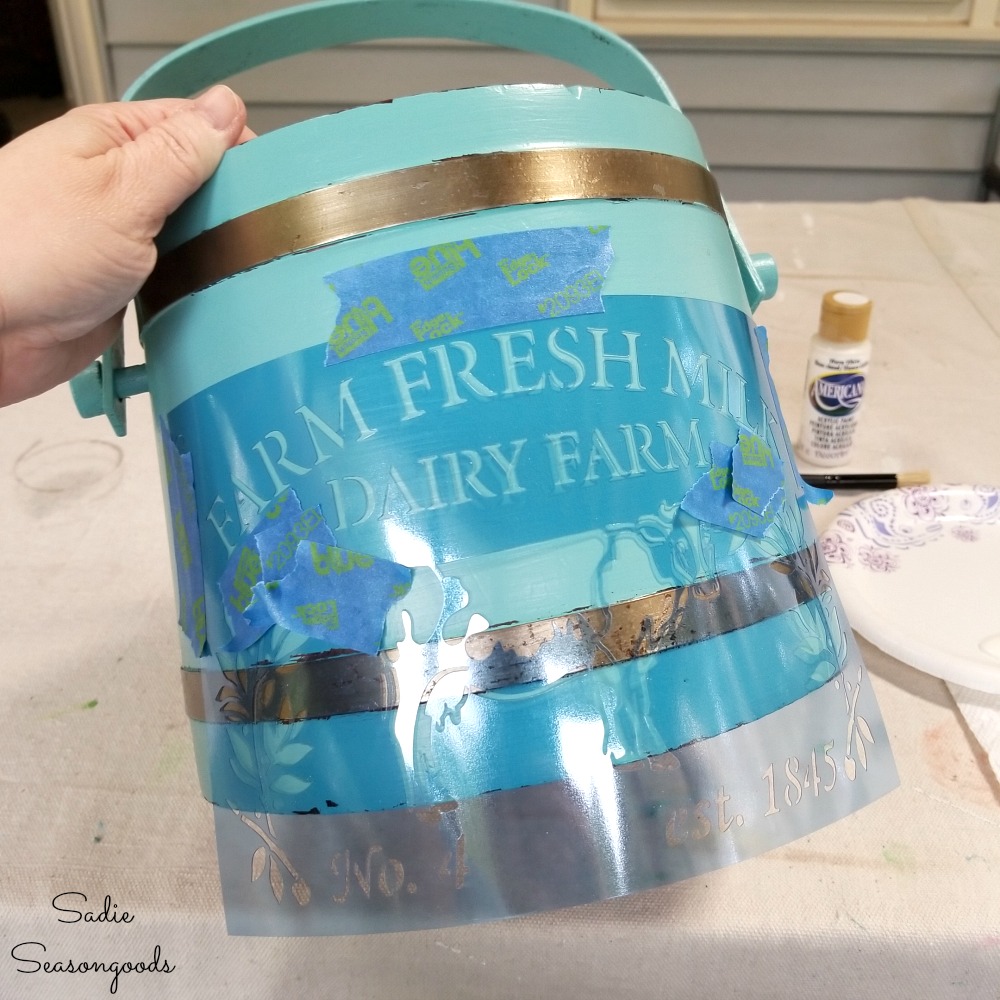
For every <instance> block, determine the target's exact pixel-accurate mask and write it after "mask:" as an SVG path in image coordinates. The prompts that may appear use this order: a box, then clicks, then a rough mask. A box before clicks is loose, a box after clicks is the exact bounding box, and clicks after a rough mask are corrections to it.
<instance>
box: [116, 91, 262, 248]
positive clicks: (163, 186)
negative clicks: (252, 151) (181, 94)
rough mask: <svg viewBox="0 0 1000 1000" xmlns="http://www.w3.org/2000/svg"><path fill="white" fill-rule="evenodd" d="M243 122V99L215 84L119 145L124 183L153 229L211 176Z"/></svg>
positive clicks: (236, 136)
mask: <svg viewBox="0 0 1000 1000" xmlns="http://www.w3.org/2000/svg"><path fill="white" fill-rule="evenodd" d="M245 125H246V108H245V107H244V105H243V102H242V101H241V100H240V98H239V97H237V96H236V94H235V93H233V91H232V90H230V89H229V87H226V86H222V85H219V86H215V87H212V88H211V89H210V90H207V91H206V92H205V93H204V94H202V95H201V96H200V97H198V98H197V99H196V100H194V101H191V102H189V103H187V104H185V105H184V106H183V107H182V108H180V109H179V110H177V111H175V112H174V113H173V114H171V115H168V116H167V117H165V118H163V119H161V120H160V121H158V122H156V123H155V124H153V125H151V126H150V127H149V128H148V129H146V131H144V132H142V133H140V134H139V135H138V136H137V137H136V138H135V139H134V140H133V141H132V142H129V143H127V144H126V145H125V146H123V147H121V152H122V164H121V166H122V168H123V170H124V173H125V178H124V180H125V183H126V184H127V185H128V186H129V187H130V188H131V189H132V190H133V191H135V192H137V194H138V196H139V199H140V201H141V204H142V207H143V209H144V210H145V214H146V216H147V218H148V219H149V221H150V223H151V224H152V226H153V229H154V232H155V231H156V230H158V229H159V228H160V226H161V225H162V223H163V220H164V219H165V218H166V217H167V216H168V215H169V214H170V213H171V212H173V211H174V210H175V209H176V208H177V207H178V206H179V205H180V204H181V203H182V202H183V201H184V200H185V199H187V198H188V197H190V196H191V195H192V194H194V192H195V191H197V190H198V188H200V187H201V185H202V184H204V183H205V181H207V180H208V178H209V177H211V176H212V174H213V173H214V172H215V169H216V167H218V165H219V162H220V160H221V159H222V154H223V153H225V152H226V150H227V149H229V148H230V147H231V146H234V145H236V143H237V142H238V141H239V139H240V137H241V135H242V133H243V130H244V126H245Z"/></svg>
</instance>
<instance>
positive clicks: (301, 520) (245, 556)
mask: <svg viewBox="0 0 1000 1000" xmlns="http://www.w3.org/2000/svg"><path fill="white" fill-rule="evenodd" d="M306 538H314V539H317V540H319V541H322V542H324V543H327V544H333V541H334V538H333V533H332V532H331V531H330V529H329V527H328V526H327V524H326V522H325V521H324V520H323V515H322V514H321V513H320V511H319V508H318V507H310V508H308V509H306V510H303V509H302V504H301V503H300V501H299V498H298V496H297V495H296V494H295V491H294V490H287V491H286V492H284V493H282V494H281V495H280V496H278V497H276V498H275V499H274V500H273V501H272V502H271V503H270V504H268V506H267V507H265V508H264V510H263V511H262V513H261V516H260V518H259V519H258V520H257V523H256V524H255V525H254V526H253V528H251V529H250V530H249V531H248V532H246V533H245V534H244V535H243V537H242V538H241V539H240V541H239V543H238V544H237V545H236V548H234V549H233V551H232V553H231V554H230V556H229V561H228V562H227V563H226V568H225V570H224V571H223V573H222V577H221V579H220V580H219V589H220V591H221V592H222V604H223V607H224V608H225V610H226V617H227V619H228V621H229V626H230V628H231V629H232V632H233V638H232V639H231V641H230V642H229V643H228V644H227V646H226V649H227V651H229V652H235V651H238V650H240V649H246V648H247V646H249V645H251V643H254V642H256V641H257V640H258V639H259V638H260V637H261V636H262V635H263V634H264V633H265V632H266V631H267V630H268V629H269V628H271V627H272V626H273V625H274V620H273V619H272V618H271V617H270V616H269V615H268V614H266V612H265V613H262V610H263V609H261V608H256V607H254V608H253V610H252V611H251V602H252V601H253V596H254V587H255V586H257V584H259V583H261V582H264V581H269V580H277V579H279V578H280V577H281V576H283V575H284V573H285V572H287V571H288V570H290V569H291V568H292V566H293V565H294V558H295V549H296V547H297V546H298V544H299V542H300V541H302V540H303V539H306Z"/></svg>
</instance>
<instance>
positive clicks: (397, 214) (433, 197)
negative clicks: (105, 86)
mask: <svg viewBox="0 0 1000 1000" xmlns="http://www.w3.org/2000/svg"><path fill="white" fill-rule="evenodd" d="M583 199H605V200H623V199H651V200H655V201H678V202H684V203H689V204H695V205H703V206H705V207H707V208H710V209H711V210H712V211H713V212H716V213H718V214H719V215H720V216H722V217H723V218H724V217H725V209H724V206H723V203H722V198H721V196H720V194H719V188H718V185H717V184H716V182H715V178H714V177H713V176H712V174H711V173H710V172H709V171H708V169H707V168H705V167H703V166H701V165H700V164H698V163H694V162H693V161H691V160H685V159H682V158H680V157H676V156H670V155H668V154H666V153H652V152H647V151H644V150H638V149H594V148H586V147H571V148H548V149H531V150H522V151H512V152H505V151H501V152H494V153H475V154H470V155H468V156H457V157H453V158H450V159H447V160H436V161H434V162H432V163H427V164H421V165H420V166H416V167H405V168H403V169H400V170H392V171H389V172H387V173H382V174H373V175H372V176H369V177H361V178H358V179H356V180H351V181H345V182H343V183H339V184H331V185H329V186H328V187H323V188H317V189H316V190H314V191H307V192H305V193H304V194H300V195H296V196H294V197H292V198H287V199H285V200H284V201H280V202H276V203H275V204H273V205H266V206H264V207H263V208H258V209H256V210H255V211H252V212H247V213H246V214H245V215H240V216H237V217H236V218H235V219H230V220H229V221H228V222H223V223H221V224H220V225H218V226H215V227H214V228H212V229H207V230H205V232H203V233H201V234H199V235H198V236H196V237H194V238H193V239H191V240H188V241H187V242H186V243H183V244H181V245H180V246H178V247H175V248H174V249H173V250H171V251H169V252H167V253H165V254H164V255H163V256H162V257H161V258H160V261H159V263H158V264H157V266H156V269H155V270H154V271H153V274H152V275H151V276H150V278H149V280H148V281H147V283H146V285H145V287H144V288H143V290H142V293H141V294H140V301H141V304H142V309H143V314H144V316H145V317H146V319H147V320H148V319H150V318H151V317H152V316H154V315H155V314H156V313H158V312H160V311H161V310H163V309H165V308H166V307H167V306H169V305H171V304H172V303H174V302H176V301H177V300H178V299H181V298H183V297H184V296H185V295H190V294H191V293H192V292H197V291H200V290H201V289H203V288H207V287H208V286H209V285H212V284H214V283H215V282H217V281H222V280H223V279H224V278H228V277H231V276H232V275H234V274H239V273H240V272H241V271H246V270H248V269H250V268H252V267H257V266H258V265H260V264H266V263H267V262H268V261H272V260H276V259H277V258H279V257H284V256H286V255H287V254H293V253H301V252H302V251H304V250H314V249H316V248H317V247H322V246H327V245H329V244H331V243H337V242H338V241H340V240H345V239H349V238H351V237H355V236H361V235H364V234H365V233H371V232H376V231H378V230H381V229H388V228H390V227H392V226H399V225H402V224H404V223H407V222H424V221H427V220H430V219H440V218H447V217H449V216H456V215H462V214H465V213H468V212H475V211H480V210H482V209H490V208H507V207H511V206H515V205H537V204H544V203H547V202H558V201H578V200H583Z"/></svg>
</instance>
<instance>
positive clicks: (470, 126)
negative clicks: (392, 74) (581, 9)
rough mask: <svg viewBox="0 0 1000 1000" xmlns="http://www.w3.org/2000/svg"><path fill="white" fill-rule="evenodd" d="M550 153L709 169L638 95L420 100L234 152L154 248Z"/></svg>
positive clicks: (588, 92) (294, 129) (530, 90)
mask: <svg viewBox="0 0 1000 1000" xmlns="http://www.w3.org/2000/svg"><path fill="white" fill-rule="evenodd" d="M456 122H461V123H462V124H461V128H456V127H455V123H456ZM390 137H391V138H390ZM547 146H568V147H571V148H579V147H585V146H586V147H592V148H608V149H619V148H620V149H641V150H647V151H649V152H655V153H666V154H669V155H672V156H678V157H681V158H683V159H688V160H692V161H693V162H695V163H698V164H700V165H702V166H705V165H706V164H705V157H704V154H703V153H702V150H701V146H700V145H699V143H698V138H697V136H696V135H695V132H694V129H693V127H692V126H691V123H690V122H689V121H688V120H687V118H685V117H684V115H683V114H681V112H679V111H676V110H674V109H673V108H670V107H668V106H667V105H665V104H662V103H660V102H658V101H652V100H649V99H648V98H642V97H636V96H635V95H633V94H626V93H621V92H617V91H602V90H595V89H592V88H582V87H572V88H570V87H558V86H513V87H491V88H475V89H470V90H458V91H453V92H449V93H447V94H420V95H417V96H414V97H405V98H401V99H399V100H396V101H393V102H392V103H388V104H375V105H371V106H368V107H362V108H353V109H351V110H350V111H345V112H341V113H340V114H335V115H324V116H322V117H318V118H312V119H310V120H309V121H305V122H299V123H298V124H295V125H290V126H287V127H286V128H283V129H279V130H277V131H275V132H271V133H268V134H266V135H262V136H259V137H258V138H256V139H254V140H253V141H252V142H248V143H245V144H244V145H242V146H238V147H236V148H235V149H232V150H230V151H229V152H228V153H226V155H225V157H224V158H223V160H222V164H221V165H220V167H219V169H218V170H217V172H216V173H215V174H214V175H213V177H212V178H211V180H209V182H208V183H207V184H206V185H205V187H204V188H203V189H202V190H201V191H200V192H199V193H198V194H197V195H196V196H195V197H194V198H192V199H190V200H189V201H188V202H186V203H185V204H184V205H183V206H182V207H181V208H180V209H179V210H178V211H177V212H176V213H175V214H174V215H173V216H171V218H170V219H169V220H168V222H167V225H166V227H165V228H164V230H163V233H162V234H161V235H160V237H159V239H158V241H157V242H158V244H159V247H160V252H161V253H166V252H167V251H168V250H171V249H173V248H174V247H175V246H177V245H179V244H181V243H184V242H186V241H187V240H189V239H192V238H193V237H195V236H197V235H198V234H199V233H201V232H203V231H204V230H206V229H210V228H212V227H214V226H218V225H220V224H222V223H223V222H227V221H229V220H230V219H233V218H236V217H237V216H240V215H244V214H246V213H247V212H251V211H253V210H255V209H258V208H262V207H264V206H265V205H271V204H275V203H277V202H280V201H284V200H285V199H287V198H291V197H293V196H295V195H298V194H303V193H304V192H306V191H313V190H316V189H317V188H322V187H326V186H328V185H330V184H337V183H341V182H343V181H348V180H352V179H355V178H358V177H366V176H370V175H372V174H379V173H384V172H386V171H390V170H399V169H403V168H406V167H416V166H421V165H423V164H426V163H433V162H435V161H437V160H442V159H447V158H449V157H455V156H465V155H471V154H477V153H493V152H497V151H498V150H505V151H511V152H517V151H520V150H530V149H539V148H545V147H547Z"/></svg>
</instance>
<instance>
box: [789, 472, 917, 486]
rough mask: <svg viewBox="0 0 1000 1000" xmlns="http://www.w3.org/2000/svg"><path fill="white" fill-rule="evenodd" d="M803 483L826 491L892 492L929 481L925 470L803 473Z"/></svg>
mask: <svg viewBox="0 0 1000 1000" xmlns="http://www.w3.org/2000/svg"><path fill="white" fill-rule="evenodd" d="M802 479H803V481H804V482H806V483H808V484H809V485H810V486H819V487H821V488H822V489H827V490H894V489H897V488H899V487H900V486H922V485H923V484H924V483H929V482H930V481H931V474H930V473H929V472H928V471H927V470H926V469H921V470H919V471H917V472H828V473H805V474H804V475H803V476H802Z"/></svg>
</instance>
